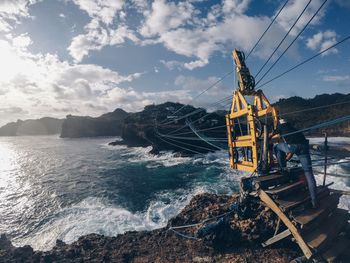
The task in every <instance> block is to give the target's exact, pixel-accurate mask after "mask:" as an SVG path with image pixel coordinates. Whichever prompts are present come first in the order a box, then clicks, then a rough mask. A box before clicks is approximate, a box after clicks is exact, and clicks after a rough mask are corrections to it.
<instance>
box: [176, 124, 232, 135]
mask: <svg viewBox="0 0 350 263" xmlns="http://www.w3.org/2000/svg"><path fill="white" fill-rule="evenodd" d="M190 124H192V123H190ZM224 127H226V125H220V126H214V127H211V128H207V129H202V130H197V132H203V131H210V130H215V129H220V128H224ZM192 133H193V132H192V131H190V132H182V133H176V134H174V135H184V134H192ZM171 134H172V133H171Z"/></svg>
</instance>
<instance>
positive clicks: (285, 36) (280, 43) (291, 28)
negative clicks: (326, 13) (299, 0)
mask: <svg viewBox="0 0 350 263" xmlns="http://www.w3.org/2000/svg"><path fill="white" fill-rule="evenodd" d="M311 1H312V0H309V2H308V3H307V5H306V6H305V7H304V9H303V11H302V12H301V13H300V14H299V16H298V18H297V19H296V20H295V22H294V23H293V25H292V26H291V27H290V28H289V30H288V32H287V33H286V34H285V35H284V37H283V38H282V40H281V41H280V42H279V44H278V45H277V47H276V48H275V49H274V51H273V52H272V53H271V55H270V57H269V58H268V59H267V60H266V62H265V63H264V65H263V66H262V67H261V68H260V70H259V71H258V73H256V75H255V76H254V78H256V77H257V76H258V75H259V74H260V72H261V71H262V70H263V69H264V68H265V66H266V65H267V63H269V61H270V60H271V58H272V57H273V55H274V54H275V53H276V52H277V50H278V49H279V47H280V46H281V45H282V43H283V42H284V40H285V39H286V38H287V36H288V35H289V33H290V32H291V31H292V30H293V28H294V26H295V25H296V23H297V22H298V21H299V19H300V18H301V16H302V15H303V14H304V12H305V11H306V9H307V8H308V6H309V5H310V3H311Z"/></svg>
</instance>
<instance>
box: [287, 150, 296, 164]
mask: <svg viewBox="0 0 350 263" xmlns="http://www.w3.org/2000/svg"><path fill="white" fill-rule="evenodd" d="M293 155H294V153H292V152H289V153H287V156H286V161H287V162H288V161H289V160H290V159H292V157H293Z"/></svg>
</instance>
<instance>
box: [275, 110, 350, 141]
mask: <svg viewBox="0 0 350 263" xmlns="http://www.w3.org/2000/svg"><path fill="white" fill-rule="evenodd" d="M347 120H350V115H347V116H344V117H341V118H337V119H335V120H332V121H326V122H323V123H320V124H317V125H314V126H311V127H309V128H305V129H301V130H298V131H294V132H289V133H287V134H284V135H281V137H287V136H290V135H293V134H296V133H301V132H305V131H310V130H315V129H319V128H323V127H327V126H330V125H333V124H337V123H340V122H344V121H347Z"/></svg>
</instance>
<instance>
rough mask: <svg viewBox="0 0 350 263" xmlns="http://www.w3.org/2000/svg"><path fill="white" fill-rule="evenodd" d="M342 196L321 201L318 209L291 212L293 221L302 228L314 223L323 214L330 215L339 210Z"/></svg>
mask: <svg viewBox="0 0 350 263" xmlns="http://www.w3.org/2000/svg"><path fill="white" fill-rule="evenodd" d="M340 196H341V195H340V194H331V195H328V196H326V197H325V198H323V199H321V200H319V201H318V202H319V207H318V208H317V209H312V208H309V209H306V210H303V211H301V212H293V211H292V212H291V217H292V218H293V221H295V222H297V223H298V224H300V225H301V226H302V227H303V226H304V225H307V224H309V223H311V222H313V221H314V220H315V219H317V218H319V217H320V216H321V215H323V214H327V213H328V214H329V213H330V212H332V211H333V210H334V209H336V208H337V206H338V203H339V198H340Z"/></svg>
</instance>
